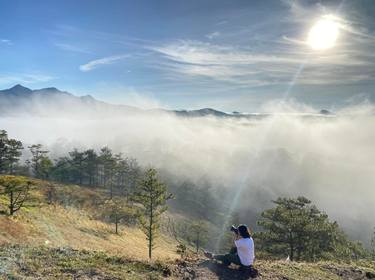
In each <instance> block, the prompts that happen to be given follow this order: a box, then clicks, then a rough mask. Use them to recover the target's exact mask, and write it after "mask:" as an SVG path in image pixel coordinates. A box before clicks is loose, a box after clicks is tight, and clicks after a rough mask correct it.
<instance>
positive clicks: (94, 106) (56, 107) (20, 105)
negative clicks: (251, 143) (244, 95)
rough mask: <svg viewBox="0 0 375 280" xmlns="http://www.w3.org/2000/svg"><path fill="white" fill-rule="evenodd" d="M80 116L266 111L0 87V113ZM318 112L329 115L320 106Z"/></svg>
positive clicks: (222, 114)
mask: <svg viewBox="0 0 375 280" xmlns="http://www.w3.org/2000/svg"><path fill="white" fill-rule="evenodd" d="M57 113H58V114H59V115H62V116H67V117H71V116H77V115H78V116H83V117H88V118H93V117H94V118H95V117H98V118H101V117H113V116H124V115H125V116H126V115H130V114H147V115H149V114H157V113H167V114H173V115H176V116H178V117H187V118H190V117H218V118H259V117H265V116H269V115H270V114H245V113H240V112H237V111H235V112H233V113H227V112H223V111H220V110H216V109H213V108H201V109H195V110H168V109H161V108H155V109H148V110H146V109H141V108H137V107H134V106H130V105H124V104H111V103H107V102H105V101H101V100H98V99H96V98H94V97H93V96H91V95H83V96H77V95H74V94H72V93H69V92H67V91H61V90H59V89H58V88H56V87H47V88H41V89H34V90H33V89H30V88H28V87H25V86H23V85H21V84H17V85H15V86H13V87H11V88H8V89H3V90H0V116H15V115H17V116H19V115H20V114H21V115H24V114H26V115H32V116H46V117H47V116H51V115H52V116H53V115H56V114H57ZM318 115H326V116H327V115H331V113H330V112H329V111H328V110H322V111H320V113H318Z"/></svg>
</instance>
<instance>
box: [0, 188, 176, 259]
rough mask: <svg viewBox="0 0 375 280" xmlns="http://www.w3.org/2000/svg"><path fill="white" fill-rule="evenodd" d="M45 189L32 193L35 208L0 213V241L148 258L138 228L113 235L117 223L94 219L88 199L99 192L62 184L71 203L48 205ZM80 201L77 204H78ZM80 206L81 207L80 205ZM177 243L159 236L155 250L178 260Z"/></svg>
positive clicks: (158, 254) (158, 256)
mask: <svg viewBox="0 0 375 280" xmlns="http://www.w3.org/2000/svg"><path fill="white" fill-rule="evenodd" d="M38 184H39V185H40V186H42V188H40V189H38V190H34V191H33V193H32V197H33V201H34V202H33V205H34V206H33V207H25V208H23V209H21V210H20V211H19V212H17V214H16V215H15V216H14V217H8V216H5V215H0V228H1V232H0V244H1V243H13V244H32V245H33V246H37V245H47V246H50V247H61V246H69V247H72V248H75V249H87V250H102V251H105V252H107V253H110V254H112V255H121V256H126V257H131V258H132V259H139V260H146V259H147V243H146V238H145V236H144V234H143V233H142V232H141V231H140V230H139V229H137V228H135V227H128V226H125V225H121V226H120V233H119V234H118V235H116V234H114V226H113V225H111V224H107V223H105V222H102V221H100V220H98V219H94V218H93V215H92V211H91V210H93V209H92V208H90V207H89V206H88V204H89V203H86V202H87V201H93V200H94V199H98V197H99V196H100V194H99V193H98V192H97V191H94V190H89V189H85V188H81V187H78V186H60V187H59V192H60V195H61V193H63V194H64V198H65V199H66V198H67V200H68V205H70V206H66V205H65V206H62V205H61V204H59V203H56V204H55V205H48V204H46V202H45V201H44V197H45V196H44V192H45V190H44V188H43V185H44V184H45V183H44V182H43V181H38ZM77 201H78V203H76V202H77ZM77 205H79V206H82V207H77ZM175 250H176V243H175V242H174V240H172V239H170V238H168V237H167V236H160V238H159V239H158V240H157V247H156V248H155V249H154V252H153V257H154V258H155V259H161V260H166V259H175V258H177V257H178V255H177V254H176V252H175Z"/></svg>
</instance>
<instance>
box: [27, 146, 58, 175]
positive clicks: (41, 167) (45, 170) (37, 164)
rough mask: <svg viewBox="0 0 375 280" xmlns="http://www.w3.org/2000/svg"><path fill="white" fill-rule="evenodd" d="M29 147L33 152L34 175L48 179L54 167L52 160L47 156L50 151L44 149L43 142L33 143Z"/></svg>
mask: <svg viewBox="0 0 375 280" xmlns="http://www.w3.org/2000/svg"><path fill="white" fill-rule="evenodd" d="M29 149H30V152H31V154H32V158H31V167H32V169H33V173H34V176H35V177H36V178H40V179H48V177H49V174H50V172H51V170H52V167H53V163H52V161H51V160H50V159H49V157H48V156H47V155H48V153H49V151H47V150H43V146H42V145H41V144H36V145H32V146H30V147H29Z"/></svg>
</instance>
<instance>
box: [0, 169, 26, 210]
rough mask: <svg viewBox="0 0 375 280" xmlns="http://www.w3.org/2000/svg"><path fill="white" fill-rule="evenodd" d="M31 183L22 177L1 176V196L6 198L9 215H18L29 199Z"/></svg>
mask: <svg viewBox="0 0 375 280" xmlns="http://www.w3.org/2000/svg"><path fill="white" fill-rule="evenodd" d="M31 186H32V183H31V181H29V180H28V179H27V178H25V177H21V176H11V175H6V176H0V195H5V196H6V201H7V204H8V205H7V207H8V209H9V215H11V216H12V215H13V214H14V213H16V212H17V211H18V210H19V209H21V207H22V206H23V204H24V203H25V201H26V200H27V198H28V195H29V190H30V187H31Z"/></svg>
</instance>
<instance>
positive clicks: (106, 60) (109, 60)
mask: <svg viewBox="0 0 375 280" xmlns="http://www.w3.org/2000/svg"><path fill="white" fill-rule="evenodd" d="M129 56H130V55H127V54H125V55H114V56H108V57H103V58H99V59H95V60H92V61H90V62H88V63H86V64H83V65H81V66H79V69H80V70H81V71H82V72H88V71H91V70H93V69H96V68H98V67H100V66H102V65H109V64H113V63H115V62H117V61H119V60H122V59H125V58H128V57H129Z"/></svg>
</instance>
